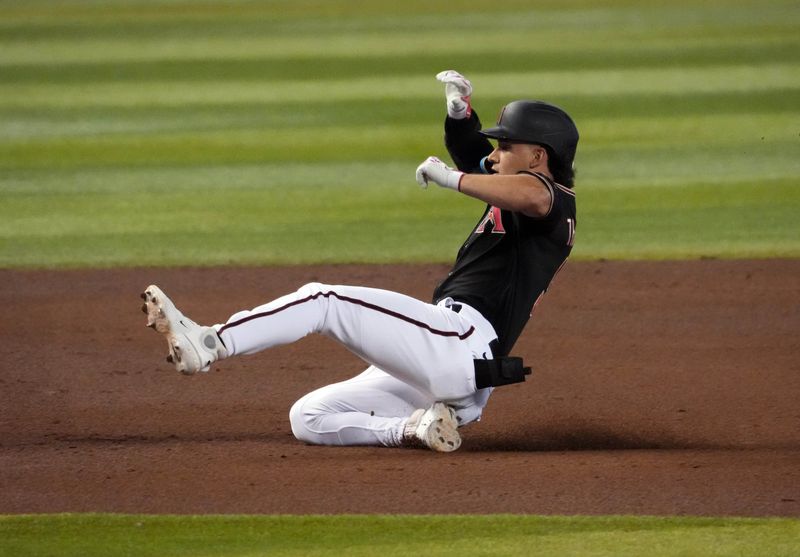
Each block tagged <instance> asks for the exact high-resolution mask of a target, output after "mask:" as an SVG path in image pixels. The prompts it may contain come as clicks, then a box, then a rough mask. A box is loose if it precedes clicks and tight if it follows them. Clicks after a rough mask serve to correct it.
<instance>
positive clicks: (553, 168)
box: [543, 145, 575, 189]
mask: <svg viewBox="0 0 800 557" xmlns="http://www.w3.org/2000/svg"><path fill="white" fill-rule="evenodd" d="M543 147H544V148H545V150H546V151H547V169H548V170H549V171H550V174H552V175H553V180H554V181H555V182H556V183H558V184H561V185H562V186H565V187H568V188H570V189H572V187H573V186H574V185H575V168H574V167H573V166H572V161H569V162H567V161H565V160H563V159H562V158H561V157H559V156H558V155H556V154H555V153H554V152H553V149H551V148H550V147H548V146H547V145H543Z"/></svg>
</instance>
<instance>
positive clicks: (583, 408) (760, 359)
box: [0, 259, 800, 516]
mask: <svg viewBox="0 0 800 557" xmlns="http://www.w3.org/2000/svg"><path fill="white" fill-rule="evenodd" d="M446 271H447V268H446V267H445V266H442V265H427V266H423V265H418V266H390V265H384V266H366V267H362V266H325V267H322V266H320V267H288V268H279V267H273V268H253V269H242V268H233V269H222V268H217V269H214V268H212V269H134V270H101V271H92V270H89V271H66V272H63V271H62V272H56V271H52V272H51V271H9V270H5V271H0V303H2V307H3V312H4V317H3V320H2V329H3V330H2V338H3V347H4V348H3V350H4V354H3V359H2V368H3V369H2V374H0V389H2V392H3V395H4V396H3V399H4V400H3V404H2V405H0V440H2V446H0V470H2V473H0V493H1V494H2V496H1V497H0V513H42V512H59V511H76V512H79V511H99V512H103V511H105V512H125V513H291V514H301V513H493V512H506V513H507V512H511V513H534V514H549V513H557V514H595V513H597V514H657V515H661V514H663V515H687V514H690V515H742V516H770V515H782V516H800V407H799V406H798V393H800V373H798V372H800V368H798V360H797V356H798V353H800V351H799V350H798V349H799V348H800V344H798V335H797V331H798V330H800V307H799V306H798V294H799V293H800V292H799V291H798V282H797V277H798V276H800V260H780V259H776V260H759V261H721V260H704V261H691V262H649V263H625V262H572V263H570V264H568V265H567V266H566V268H565V269H564V271H563V272H562V273H561V274H560V275H559V276H558V277H557V279H556V282H555V285H554V287H553V288H552V290H551V292H550V293H549V294H548V296H546V297H545V299H544V301H543V303H542V304H541V305H540V308H539V309H537V313H536V315H535V319H534V321H533V323H532V324H531V325H530V326H529V327H528V329H527V330H526V332H525V333H524V335H523V337H522V338H521V339H520V341H519V343H518V345H517V347H516V349H515V351H514V352H515V353H516V354H519V355H522V356H524V357H525V358H526V360H527V361H528V363H529V364H531V365H532V366H533V368H534V370H535V371H534V374H533V376H532V377H531V378H530V379H529V381H528V382H527V383H526V384H523V385H516V386H512V387H506V388H502V389H500V390H498V391H497V392H496V393H495V394H494V395H493V397H492V399H491V400H490V404H489V406H488V407H487V409H486V412H485V414H484V420H483V421H482V422H481V423H479V424H476V425H473V426H470V427H469V428H467V429H465V430H464V445H463V448H462V450H460V451H458V452H457V453H454V454H452V455H441V454H434V453H430V452H426V451H420V450H410V449H395V450H383V449H377V448H326V447H312V446H306V445H304V444H302V443H300V442H298V441H296V440H294V438H293V437H292V434H291V431H290V429H289V423H288V416H287V413H288V410H289V407H290V405H291V404H292V402H293V401H294V400H295V399H297V398H299V397H300V396H301V395H303V394H304V393H305V392H307V391H309V390H310V389H313V388H316V387H319V386H322V385H324V384H327V383H330V382H333V381H337V380H342V379H346V378H348V377H350V376H352V375H354V374H356V373H357V372H359V371H360V370H361V369H362V367H363V364H361V363H360V362H359V361H358V360H357V359H356V358H355V357H354V356H352V355H351V354H349V353H348V352H346V351H345V350H344V349H343V348H341V347H340V346H339V345H336V344H334V343H333V342H331V341H328V340H327V339H324V338H322V337H311V338H308V339H304V340H303V341H301V342H299V343H297V344H295V345H293V346H290V347H284V348H280V349H276V350H273V351H270V352H265V353H261V354H258V355H255V356H251V357H247V358H241V359H236V360H232V361H226V362H223V363H222V364H221V365H218V366H215V367H214V369H213V370H212V371H211V372H210V373H209V374H206V375H199V376H195V377H184V376H181V375H179V374H178V373H176V372H175V371H174V370H173V369H172V366H170V365H169V364H167V363H166V362H164V360H163V358H164V355H165V353H166V350H165V343H164V342H163V340H162V339H161V338H160V336H159V335H155V334H153V332H152V331H151V330H150V329H147V328H146V327H145V325H144V321H145V320H144V316H143V314H141V313H140V312H139V306H140V303H141V300H140V299H139V297H138V294H139V292H140V290H141V289H142V288H143V287H144V286H146V285H148V284H150V283H151V282H155V283H158V284H160V285H161V286H162V287H163V288H164V289H165V290H166V291H167V292H168V293H170V294H171V295H172V296H173V297H174V300H175V301H176V303H177V304H178V305H179V306H180V307H181V308H182V309H184V310H185V311H186V312H187V314H188V315H190V316H191V317H193V318H195V319H197V320H198V321H200V322H217V321H220V320H224V319H225V318H226V317H227V316H228V315H229V314H230V313H232V312H234V311H235V310H238V309H240V308H243V307H250V306H253V305H257V304H258V303H261V302H263V301H266V300H267V299H269V298H271V297H274V296H277V295H279V294H282V293H285V292H287V291H289V290H292V289H294V288H296V287H297V286H299V285H301V284H303V283H304V282H307V281H311V280H322V281H327V282H334V283H335V282H350V283H355V284H364V285H370V286H380V287H384V288H390V289H395V290H398V291H401V292H405V293H408V294H411V295H415V296H418V297H421V298H423V299H427V298H428V296H429V293H430V291H431V289H432V287H433V285H434V284H435V283H436V281H437V280H439V278H440V277H441V276H442V275H443V274H444V273H446Z"/></svg>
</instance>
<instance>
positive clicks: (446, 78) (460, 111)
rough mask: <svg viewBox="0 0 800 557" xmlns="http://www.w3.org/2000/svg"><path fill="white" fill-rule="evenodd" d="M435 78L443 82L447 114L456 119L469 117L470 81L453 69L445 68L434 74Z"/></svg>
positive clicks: (470, 110) (470, 107)
mask: <svg viewBox="0 0 800 557" xmlns="http://www.w3.org/2000/svg"><path fill="white" fill-rule="evenodd" d="M436 79H438V80H439V81H441V82H442V83H444V94H445V96H446V97H447V115H448V116H450V118H454V119H456V120H463V119H464V118H469V117H470V115H471V114H472V105H470V101H469V99H470V97H471V96H472V83H470V81H469V79H467V78H466V77H464V76H463V75H461V74H460V73H458V72H457V71H455V70H445V71H443V72H439V73H438V74H436Z"/></svg>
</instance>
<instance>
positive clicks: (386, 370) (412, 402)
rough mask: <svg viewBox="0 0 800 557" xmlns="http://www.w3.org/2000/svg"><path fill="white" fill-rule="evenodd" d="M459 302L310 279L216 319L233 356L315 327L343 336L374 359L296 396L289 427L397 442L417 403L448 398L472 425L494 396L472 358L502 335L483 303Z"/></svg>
mask: <svg viewBox="0 0 800 557" xmlns="http://www.w3.org/2000/svg"><path fill="white" fill-rule="evenodd" d="M459 305H460V306H461V307H460V311H458V312H456V311H453V309H450V308H451V306H453V300H450V299H448V300H443V301H442V302H441V303H439V304H438V305H433V304H428V303H425V302H422V301H419V300H417V299H415V298H411V297H409V296H405V295H403V294H398V293H396V292H390V291H387V290H378V289H373V288H364V287H354V286H330V285H325V284H319V283H310V284H307V285H305V286H303V287H301V288H300V289H299V290H298V291H297V292H294V293H292V294H289V295H287V296H283V297H281V298H278V299H277V300H274V301H272V302H269V303H267V304H264V305H262V306H259V307H256V308H254V309H253V310H250V311H242V312H239V313H236V314H234V315H233V316H231V318H230V319H229V320H228V322H227V323H225V324H224V325H216V328H217V331H218V333H219V335H220V338H221V339H222V341H223V342H224V343H225V346H226V347H227V349H228V353H229V354H230V355H231V356H233V355H237V354H240V355H241V354H253V353H256V352H259V351H261V350H265V349H267V348H271V347H273V346H278V345H282V344H288V343H291V342H295V341H297V340H299V339H301V338H303V337H305V336H306V335H308V334H309V333H320V334H323V335H325V336H328V337H330V338H332V339H335V340H337V341H339V342H340V343H342V344H343V345H344V346H346V347H347V348H348V349H349V350H350V351H352V352H353V353H354V354H356V355H358V356H359V357H361V358H362V359H363V360H364V361H366V362H367V363H368V364H370V367H369V368H368V369H367V370H366V371H365V372H363V373H362V374H360V375H358V376H356V377H354V378H352V379H350V380H348V381H343V382H341V383H336V384H333V385H328V386H326V387H323V388H321V389H318V390H316V391H313V392H311V393H309V394H307V395H306V396H304V397H303V398H301V399H300V400H298V401H297V402H296V403H295V404H294V406H293V407H292V409H291V411H290V413H289V416H290V420H291V425H292V431H293V432H294V434H295V436H296V437H297V438H298V439H300V440H301V441H305V442H308V443H313V444H321V445H387V446H396V445H399V444H400V442H401V441H402V434H403V427H404V426H405V423H406V421H407V420H408V417H409V416H410V415H411V414H412V413H413V412H414V410H416V409H418V408H427V407H429V406H430V405H431V404H433V403H434V402H436V401H445V402H447V403H448V404H450V405H451V406H452V407H453V408H454V409H455V410H456V414H457V416H458V418H459V422H460V423H461V424H462V425H465V424H467V423H469V422H472V421H475V420H477V419H479V418H480V415H481V412H482V410H483V407H484V406H485V405H486V402H487V401H488V398H489V395H490V393H491V389H481V390H477V389H476V387H475V375H474V364H473V360H474V359H480V358H491V357H492V353H491V349H490V348H489V343H490V342H491V341H492V340H494V339H495V338H496V336H497V335H496V334H495V332H494V329H493V328H492V326H491V325H490V324H489V322H488V321H486V319H485V318H484V317H483V316H481V315H480V313H478V312H477V311H475V310H474V309H472V308H470V307H469V306H466V305H462V304H459ZM455 307H458V306H455Z"/></svg>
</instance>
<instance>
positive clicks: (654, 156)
mask: <svg viewBox="0 0 800 557" xmlns="http://www.w3.org/2000/svg"><path fill="white" fill-rule="evenodd" d="M436 104H437V105H438V104H439V103H436ZM434 110H435V109H434ZM793 115H794V113H792V112H780V113H775V114H749V115H735V114H713V115H708V116H686V117H673V118H668V117H665V118H662V119H654V118H633V117H631V118H617V119H614V120H613V121H609V120H605V119H598V118H585V119H581V120H579V121H580V123H581V130H582V134H583V139H582V143H581V149H580V153H579V156H578V159H577V163H576V164H577V167H578V170H579V178H582V176H583V175H585V176H586V177H587V178H588V180H589V184H590V185H598V184H602V183H604V182H606V181H609V180H611V181H615V180H616V181H627V182H629V183H630V182H631V181H642V182H643V183H651V184H656V183H663V182H665V181H666V182H668V183H669V182H675V181H680V180H684V179H686V178H687V177H690V178H691V177H693V176H694V175H696V174H697V172H698V170H699V169H702V170H703V172H704V173H705V176H706V178H707V179H708V180H710V181H712V182H715V183H718V182H720V180H722V179H727V178H734V179H738V180H741V179H744V178H747V177H751V178H757V177H760V176H770V177H790V176H797V175H798V174H800V159H798V158H797V157H795V156H793V155H794V153H795V152H796V148H797V138H796V133H797V132H796V129H795V128H794V127H793V124H792V122H793V120H792V116H793ZM438 120H440V118H436V119H435V120H433V121H432V122H431V123H429V124H418V125H410V124H406V125H402V124H399V123H394V124H392V125H365V124H352V125H347V126H325V127H308V126H303V125H300V126H297V127H284V128H282V129H280V130H279V131H276V130H274V129H271V128H269V127H254V128H245V129H241V128H231V129H217V130H211V131H201V130H191V129H190V130H181V129H177V130H172V129H168V128H167V129H165V128H163V127H161V128H159V127H158V123H157V122H152V124H153V125H154V126H155V127H153V128H149V129H148V128H146V127H140V128H139V130H138V131H135V132H131V130H125V129H120V130H119V131H118V132H116V133H115V132H114V131H113V130H112V129H108V128H106V129H105V132H104V133H85V134H84V135H83V136H78V135H64V136H60V137H58V136H57V137H52V136H47V135H44V136H40V137H37V138H31V137H28V138H27V139H26V140H24V141H20V140H16V139H14V138H10V140H9V141H0V168H5V169H7V170H13V169H16V170H23V169H36V168H52V169H54V170H58V169H61V170H66V169H69V168H80V167H86V166H89V167H103V166H105V167H109V166H111V167H113V166H125V167H132V166H141V167H147V166H153V165H156V166H158V165H161V166H173V165H189V166H188V167H187V168H186V170H185V171H186V172H187V173H192V170H193V169H192V167H191V165H202V166H206V165H208V164H210V163H217V164H221V165H229V164H233V163H247V164H252V163H260V164H267V163H271V164H275V165H278V167H279V168H280V167H281V166H283V165H286V164H288V163H297V162H308V163H313V162H320V161H322V162H342V163H346V162H348V161H353V160H356V161H363V162H380V161H388V160H392V161H396V162H399V161H407V167H408V168H407V173H409V175H410V173H411V171H412V170H413V168H414V167H415V162H416V161H417V160H418V159H419V160H421V159H422V158H424V157H425V156H427V154H430V153H437V154H439V155H441V156H442V157H446V155H447V154H446V150H445V149H444V147H443V146H442V145H441V129H440V123H439V121H438ZM103 124H104V125H106V126H107V125H108V122H107V121H103ZM76 125H78V126H82V127H83V129H84V130H86V129H87V126H88V124H87V123H85V122H81V123H79V124H76ZM139 125H140V126H141V125H142V123H140V124H139ZM665 129H668V130H669V133H664V130H665ZM699 145H703V146H704V147H703V148H702V149H700V148H699V147H698V146H699ZM42 153H47V157H46V158H44V157H42ZM755 157H757V158H758V160H759V164H758V165H754V164H752V158H755ZM678 159H680V160H681V161H682V164H681V165H676V164H675V161H676V160H678ZM370 171H371V172H372V173H373V174H372V175H371V176H370V175H363V176H360V179H361V181H362V182H365V183H369V182H371V181H375V180H377V179H380V180H382V181H390V182H391V181H393V180H395V179H397V180H399V181H400V183H401V184H402V183H403V181H402V180H401V177H400V176H397V177H395V176H394V175H392V174H391V173H387V172H383V171H381V169H380V168H379V167H376V168H371V169H370ZM9 178H10V176H9ZM4 183H7V181H4V180H0V191H3V190H4V189H5V186H4ZM579 183H580V180H579ZM220 187H221V184H220Z"/></svg>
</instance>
